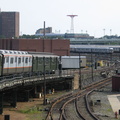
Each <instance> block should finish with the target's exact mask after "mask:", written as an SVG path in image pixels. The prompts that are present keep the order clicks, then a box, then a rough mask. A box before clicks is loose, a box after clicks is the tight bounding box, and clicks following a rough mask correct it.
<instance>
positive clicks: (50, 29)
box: [35, 27, 52, 34]
mask: <svg viewBox="0 0 120 120" xmlns="http://www.w3.org/2000/svg"><path fill="white" fill-rule="evenodd" d="M43 33H44V28H40V29H38V30H37V31H36V33H35V34H43ZM45 33H52V27H48V28H45Z"/></svg>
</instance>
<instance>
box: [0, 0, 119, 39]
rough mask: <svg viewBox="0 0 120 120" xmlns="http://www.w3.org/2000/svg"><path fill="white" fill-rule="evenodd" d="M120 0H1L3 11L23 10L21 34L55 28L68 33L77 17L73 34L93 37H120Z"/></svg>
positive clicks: (59, 31)
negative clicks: (86, 34) (84, 34)
mask: <svg viewBox="0 0 120 120" xmlns="http://www.w3.org/2000/svg"><path fill="white" fill-rule="evenodd" d="M119 6H120V0H71V1H70V0H0V8H1V11H4V12H9V11H14V12H19V13H20V35H22V34H29V35H33V34H35V32H36V30H37V29H39V28H43V23H44V21H45V23H46V27H52V31H53V33H66V32H69V31H70V29H71V18H70V17H68V16H67V15H78V16H77V17H75V18H74V33H88V34H89V35H91V36H95V37H96V38H97V37H102V36H103V35H118V36H120V7H119Z"/></svg>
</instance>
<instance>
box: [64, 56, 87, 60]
mask: <svg viewBox="0 0 120 120" xmlns="http://www.w3.org/2000/svg"><path fill="white" fill-rule="evenodd" d="M79 57H80V58H86V56H62V58H65V59H70V58H72V59H76V58H79Z"/></svg>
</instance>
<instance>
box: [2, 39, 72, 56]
mask: <svg viewBox="0 0 120 120" xmlns="http://www.w3.org/2000/svg"><path fill="white" fill-rule="evenodd" d="M0 49H6V50H21V51H34V52H51V53H54V54H57V55H59V56H63V55H70V41H69V40H68V39H0Z"/></svg>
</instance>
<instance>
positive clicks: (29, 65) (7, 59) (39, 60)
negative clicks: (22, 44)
mask: <svg viewBox="0 0 120 120" xmlns="http://www.w3.org/2000/svg"><path fill="white" fill-rule="evenodd" d="M58 62H59V56H57V55H54V54H52V53H42V52H25V51H15V50H0V76H5V75H11V74H14V75H15V74H24V75H27V74H30V73H31V74H33V75H34V74H38V73H39V74H43V73H44V72H45V73H54V71H55V70H57V69H58V64H59V63H58Z"/></svg>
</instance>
